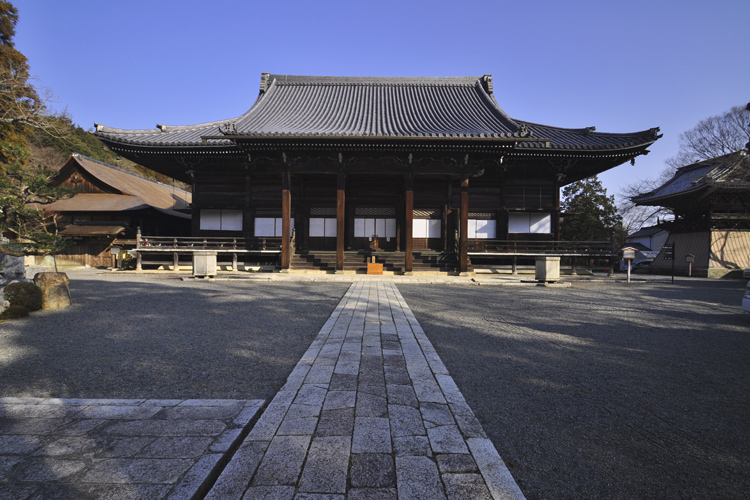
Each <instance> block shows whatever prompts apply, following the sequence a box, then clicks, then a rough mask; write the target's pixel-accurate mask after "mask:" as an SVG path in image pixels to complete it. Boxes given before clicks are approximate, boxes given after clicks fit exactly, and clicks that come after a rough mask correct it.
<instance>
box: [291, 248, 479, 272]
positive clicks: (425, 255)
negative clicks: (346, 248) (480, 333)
mask: <svg viewBox="0 0 750 500" xmlns="http://www.w3.org/2000/svg"><path fill="white" fill-rule="evenodd" d="M373 256H374V257H375V262H376V263H378V264H383V272H386V273H395V274H401V273H403V272H404V253H403V252H365V251H363V252H344V272H349V273H351V272H354V273H360V274H364V273H366V272H367V264H368V262H372V257H373ZM291 270H292V271H295V272H326V273H334V272H336V253H335V252H314V251H313V252H298V253H295V254H293V255H292V261H291ZM412 271H413V272H415V273H434V272H441V273H454V272H457V271H458V258H457V257H456V255H455V254H448V253H440V252H414V257H413V259H412ZM472 271H473V269H472V268H471V263H469V272H472Z"/></svg>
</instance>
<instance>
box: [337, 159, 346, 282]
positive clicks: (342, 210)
mask: <svg viewBox="0 0 750 500" xmlns="http://www.w3.org/2000/svg"><path fill="white" fill-rule="evenodd" d="M345 216H346V175H345V174H344V172H343V171H340V172H339V173H338V179H337V188H336V272H337V273H343V272H344V246H345V245H344V228H345V227H346V224H345V221H346V218H345Z"/></svg>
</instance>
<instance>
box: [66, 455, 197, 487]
mask: <svg viewBox="0 0 750 500" xmlns="http://www.w3.org/2000/svg"><path fill="white" fill-rule="evenodd" d="M194 463H195V461H194V460H188V459H151V458H138V459H128V458H112V459H108V460H103V461H101V462H98V463H96V464H94V466H93V467H92V468H91V469H90V470H89V471H88V472H86V473H85V474H84V475H83V477H82V478H81V482H84V483H119V484H129V483H147V484H174V483H176V482H177V480H178V479H179V478H180V476H182V474H184V473H185V471H187V470H188V469H189V468H191V467H192V466H193V464H194Z"/></svg>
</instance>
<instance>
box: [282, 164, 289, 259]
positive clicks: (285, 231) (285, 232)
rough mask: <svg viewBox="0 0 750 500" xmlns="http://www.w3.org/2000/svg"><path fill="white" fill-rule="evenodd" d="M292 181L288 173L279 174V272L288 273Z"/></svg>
mask: <svg viewBox="0 0 750 500" xmlns="http://www.w3.org/2000/svg"><path fill="white" fill-rule="evenodd" d="M291 191H292V179H291V174H290V173H289V171H285V172H283V173H282V174H281V270H282V271H288V270H289V265H290V263H291V258H292V249H291V245H290V243H291V240H292V223H291V221H292V192H291Z"/></svg>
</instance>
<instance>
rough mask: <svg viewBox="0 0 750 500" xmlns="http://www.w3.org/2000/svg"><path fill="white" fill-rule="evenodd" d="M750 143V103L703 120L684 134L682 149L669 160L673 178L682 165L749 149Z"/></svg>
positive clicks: (681, 142)
mask: <svg viewBox="0 0 750 500" xmlns="http://www.w3.org/2000/svg"><path fill="white" fill-rule="evenodd" d="M749 143H750V103H749V104H747V105H746V106H734V107H733V108H732V109H730V110H728V111H725V112H724V113H723V114H721V115H716V116H711V117H709V118H706V119H705V120H701V121H700V122H698V125H696V126H695V127H693V128H691V129H690V130H687V131H685V132H683V133H681V134H680V149H679V151H678V152H677V154H676V155H675V156H673V157H672V158H669V159H668V160H666V164H667V166H668V167H669V170H670V172H671V173H670V175H669V177H671V176H672V175H674V172H675V171H676V170H677V169H678V168H680V167H684V166H685V165H690V164H693V163H697V162H699V161H703V160H710V159H711V158H716V157H717V156H722V155H726V154H729V153H734V152H736V151H739V150H740V149H746V148H748V144H749Z"/></svg>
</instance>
